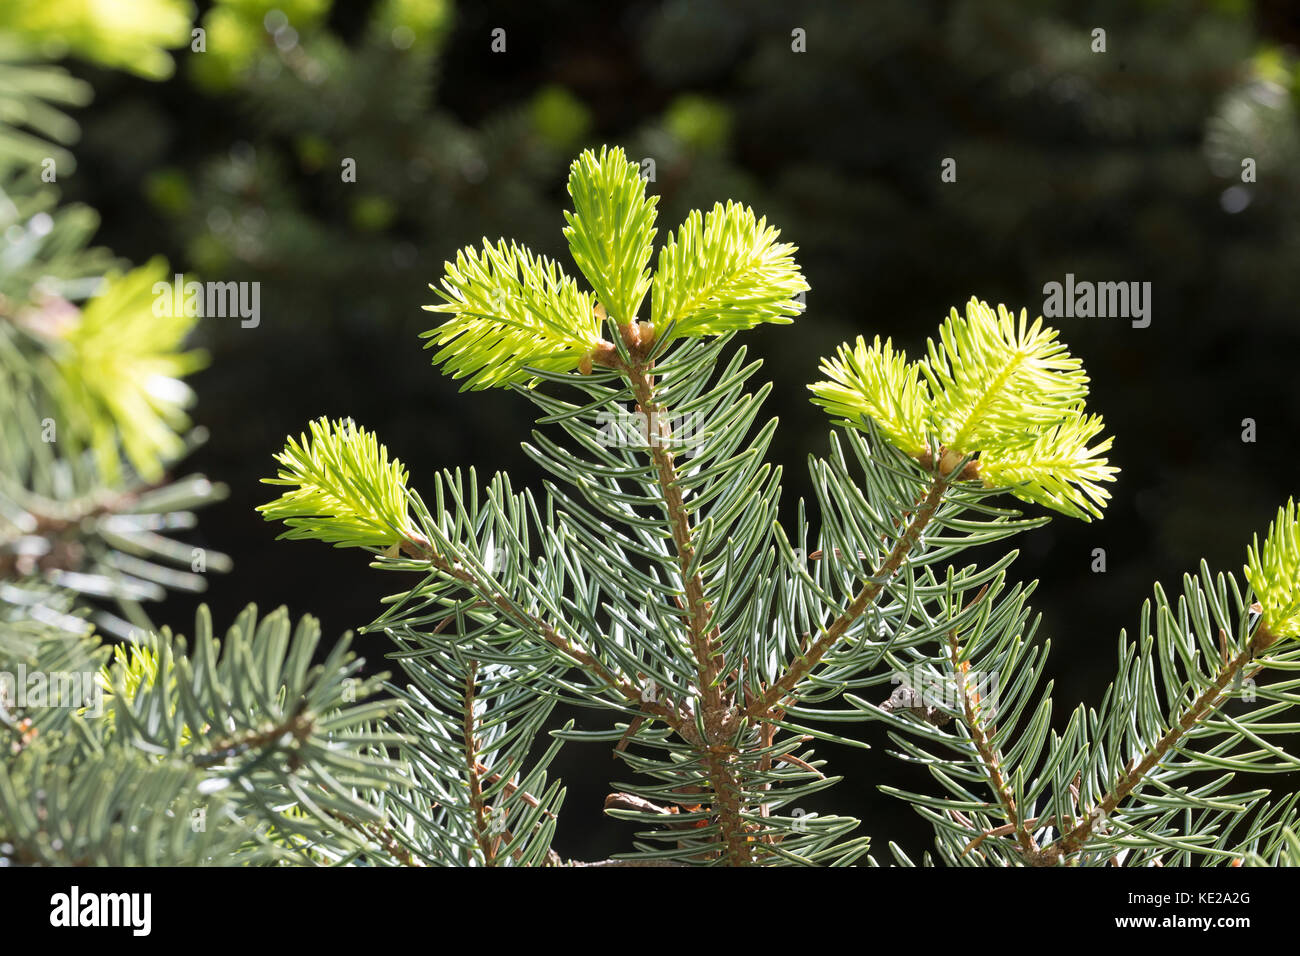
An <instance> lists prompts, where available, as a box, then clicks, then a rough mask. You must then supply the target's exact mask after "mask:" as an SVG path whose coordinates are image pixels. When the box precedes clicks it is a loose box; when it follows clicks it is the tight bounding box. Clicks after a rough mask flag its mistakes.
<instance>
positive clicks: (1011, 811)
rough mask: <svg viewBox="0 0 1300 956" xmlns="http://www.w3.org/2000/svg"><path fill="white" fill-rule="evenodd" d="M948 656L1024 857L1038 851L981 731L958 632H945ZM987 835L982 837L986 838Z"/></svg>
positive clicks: (969, 728)
mask: <svg viewBox="0 0 1300 956" xmlns="http://www.w3.org/2000/svg"><path fill="white" fill-rule="evenodd" d="M987 589H988V585H985V586H984V588H982V589H981V590H980V593H979V594H978V595H977V596H976V597H975V599H974V601H972V602H971V603H977V602H978V601H979V600H980V599H981V598H982V597H983V595H984V592H985V591H987ZM948 654H949V659H950V660H951V661H952V667H953V673H954V675H955V679H956V680H957V683H958V686H959V687H960V689H961V705H962V713H963V715H964V716H965V719H966V731H967V733H969V734H970V739H971V743H973V744H974V745H975V749H976V750H977V751H978V752H979V755H980V760H981V761H983V763H984V770H985V772H986V773H987V774H988V778H989V786H990V787H992V788H993V792H994V793H995V794H997V798H998V803H1000V804H1002V812H1003V813H1004V814H1005V815H1006V818H1007V821H1008V823H1007V825H1008V827H1010V832H1012V833H1014V834H1015V836H1016V841H1017V842H1018V843H1019V844H1020V848H1021V850H1022V851H1023V852H1024V853H1025V854H1027V855H1028V854H1033V853H1037V852H1038V846H1037V844H1035V843H1034V838H1033V836H1032V834H1030V832H1029V830H1028V828H1027V826H1026V824H1025V823H1024V822H1022V821H1021V819H1020V811H1019V810H1018V809H1017V808H1016V801H1015V797H1013V796H1012V794H1011V788H1010V787H1009V786H1008V785H1007V781H1006V778H1005V777H1003V775H1002V758H1001V755H1000V754H999V753H998V751H997V749H996V748H995V747H994V746H993V744H992V743H991V741H990V740H989V735H988V734H987V733H985V731H984V724H983V721H982V720H981V719H980V713H979V708H978V706H977V704H978V701H975V700H972V699H971V694H970V689H969V688H968V687H967V686H966V681H965V679H964V678H965V674H966V668H965V667H963V665H962V660H961V646H960V645H959V644H958V643H957V632H956V631H949V632H948ZM988 835H989V834H985V836H988Z"/></svg>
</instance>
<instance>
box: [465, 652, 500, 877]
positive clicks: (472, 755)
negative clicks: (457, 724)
mask: <svg viewBox="0 0 1300 956" xmlns="http://www.w3.org/2000/svg"><path fill="white" fill-rule="evenodd" d="M477 674H478V663H477V662H476V661H470V663H469V673H468V674H466V675H465V693H464V698H463V699H464V702H465V703H464V709H463V710H462V713H463V715H464V725H463V726H464V735H463V740H464V744H465V769H466V771H467V773H468V779H469V807H470V814H471V816H472V817H473V821H474V838H475V840H476V841H477V842H478V848H479V852H481V853H482V854H483V863H484V864H485V865H486V866H495V865H496V846H495V844H494V842H493V840H492V839H491V837H490V836H489V834H488V810H487V805H486V804H485V803H484V801H483V783H482V781H481V780H480V779H479V771H478V768H479V767H480V766H481V764H480V763H479V761H478V747H479V744H478V735H477V733H476V732H475V722H474V678H475V676H476V675H477Z"/></svg>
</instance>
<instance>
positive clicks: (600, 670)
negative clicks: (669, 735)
mask: <svg viewBox="0 0 1300 956" xmlns="http://www.w3.org/2000/svg"><path fill="white" fill-rule="evenodd" d="M398 547H399V549H400V550H401V552H402V553H403V554H405V555H408V556H409V557H412V558H415V559H416V560H418V561H427V562H428V563H429V565H430V566H431V567H434V568H436V569H437V570H439V571H441V572H442V573H443V574H445V575H447V576H448V577H451V578H454V579H456V580H457V581H460V582H461V583H462V584H464V585H465V586H466V587H467V588H468V589H469V590H471V591H473V592H474V593H475V594H477V595H479V596H480V598H481V599H482V600H483V601H485V602H487V603H488V604H489V605H490V606H491V607H493V608H495V609H496V610H497V611H499V612H501V614H502V615H504V616H505V617H506V618H507V619H509V620H511V621H514V622H515V624H517V625H519V626H520V627H523V628H525V629H526V630H529V631H531V632H533V633H535V634H538V635H539V636H541V637H542V638H543V639H544V640H545V641H546V642H547V643H548V644H550V645H551V646H552V647H554V648H556V649H557V650H559V651H561V652H562V653H563V654H564V655H565V656H567V657H568V658H569V659H570V660H572V661H574V662H575V663H577V664H578V665H580V666H581V667H584V668H586V669H587V670H589V671H590V672H591V673H593V674H595V675H596V676H597V677H599V678H600V679H601V680H603V681H605V683H607V684H608V685H609V686H610V687H611V688H613V689H614V690H616V691H618V692H619V693H620V694H621V695H622V696H623V698H624V700H626V701H627V703H628V704H629V705H630V706H631V707H632V708H633V709H635V710H638V711H641V712H643V713H645V714H646V716H648V717H656V718H658V719H660V720H662V721H664V722H665V723H667V724H668V725H669V726H670V727H672V728H673V729H674V730H677V731H680V730H681V729H682V727H683V726H685V725H686V718H685V717H684V716H683V715H681V714H679V713H678V712H677V711H676V710H674V709H672V708H669V707H665V706H664V705H662V704H660V703H659V702H658V701H653V700H649V701H647V700H642V699H641V698H642V694H641V690H640V688H638V687H637V685H636V684H634V683H633V682H632V681H630V680H628V679H627V678H626V677H623V676H621V675H618V674H615V673H613V672H612V671H611V670H610V669H609V668H607V667H606V666H605V665H604V664H602V663H601V662H600V661H599V660H598V659H597V658H596V657H595V656H594V655H593V654H591V652H589V651H588V650H587V649H586V648H585V647H582V646H581V645H579V644H575V643H573V642H572V641H569V640H566V639H565V638H564V636H563V635H561V634H560V633H559V631H557V630H556V629H555V627H554V626H553V625H551V624H549V623H548V622H546V621H544V620H542V619H541V618H538V617H534V616H533V615H530V614H525V613H523V612H521V611H519V610H518V609H517V608H515V607H514V605H512V604H511V603H510V602H509V601H508V600H506V598H505V596H504V595H503V594H501V593H499V592H498V591H496V590H494V589H493V588H491V587H489V586H488V585H487V583H486V582H483V581H481V580H479V578H478V577H477V576H476V575H475V574H474V573H473V572H472V571H470V570H468V569H467V568H464V567H462V566H460V565H457V564H455V563H454V562H452V561H450V560H448V559H447V558H446V557H444V556H443V555H440V554H438V552H437V551H436V549H435V548H434V547H433V545H432V544H431V543H430V542H429V540H428V539H427V538H426V537H424V536H423V535H422V534H420V533H419V532H414V531H413V532H409V533H408V534H407V535H406V537H404V538H403V539H402V540H401V541H400V542H399V544H398Z"/></svg>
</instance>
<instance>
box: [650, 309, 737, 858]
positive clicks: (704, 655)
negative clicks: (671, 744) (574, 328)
mask: <svg viewBox="0 0 1300 956" xmlns="http://www.w3.org/2000/svg"><path fill="white" fill-rule="evenodd" d="M634 330H635V327H634V326H626V327H625V341H626V343H627V345H628V347H629V349H634V348H636V347H637V346H641V347H642V348H644V347H646V346H647V345H648V344H649V343H645V342H643V341H641V340H639V339H638V338H636V337H635V331H634ZM648 368H649V363H646V362H643V361H635V362H634V363H633V365H632V366H631V367H630V368H628V370H627V373H626V374H627V377H628V381H629V382H630V383H631V385H632V392H633V395H635V397H636V401H637V410H638V411H639V412H641V413H642V414H643V415H645V420H646V421H647V422H653V423H655V427H656V428H657V430H658V432H659V434H658V436H657V439H656V438H655V437H652V436H650V435H647V436H646V438H647V442H648V444H649V446H650V456H651V460H652V461H653V462H654V464H655V471H656V474H657V476H658V481H659V488H660V491H661V492H662V494H663V505H664V510H665V513H666V514H667V516H668V521H669V524H670V526H671V528H672V539H673V546H674V548H675V550H676V552H677V561H678V565H679V567H680V568H681V576H682V586H683V590H684V591H685V595H686V604H687V607H686V611H687V613H688V614H689V615H690V622H691V623H690V638H691V648H692V650H693V651H694V655H695V664H696V679H697V681H698V684H699V689H700V696H701V699H702V708H703V713H702V715H701V716H702V718H703V725H704V731H705V734H706V735H707V738H706V739H705V740H695V741H692V742H693V743H695V745H696V746H698V747H700V748H701V749H703V750H704V751H705V753H704V760H705V764H706V765H707V767H708V773H709V782H710V785H711V786H712V788H713V792H714V797H715V804H716V805H715V806H714V810H715V812H716V813H717V817H718V824H719V826H720V827H721V830H722V834H721V835H722V839H723V843H724V844H725V846H726V853H727V859H728V861H729V862H730V863H731V864H732V865H733V866H748V865H749V864H750V863H752V862H753V856H752V854H751V852H750V846H749V837H748V834H747V833H746V832H745V825H744V821H743V820H742V819H741V788H740V784H739V781H738V779H737V776H736V770H735V767H734V759H735V748H734V747H733V746H732V745H731V744H729V743H728V742H727V740H728V738H729V737H730V736H731V729H732V726H733V721H734V719H735V706H734V703H733V701H734V695H733V694H726V693H724V688H723V687H722V679H721V675H722V673H723V668H724V666H725V661H724V660H723V657H722V653H721V651H720V650H719V647H718V644H719V641H720V640H721V636H722V635H721V631H720V630H719V628H718V626H717V625H716V624H715V623H714V622H713V608H712V605H711V604H710V602H709V600H708V597H707V595H706V594H705V592H704V582H703V579H702V578H701V576H700V573H699V571H698V570H695V571H694V572H692V570H691V567H692V565H693V564H694V563H695V544H694V541H693V540H692V529H691V521H690V515H689V514H688V513H687V511H686V505H685V502H684V501H683V499H682V491H681V486H680V484H679V482H678V476H677V469H676V465H675V463H674V460H673V454H672V452H671V451H670V450H669V449H668V448H667V447H665V442H664V441H663V439H665V438H667V437H668V435H667V434H666V431H667V426H666V423H665V421H664V415H663V414H662V412H663V409H662V408H661V407H660V406H659V404H658V402H657V401H656V400H655V386H654V378H653V376H652V374H650V372H649V371H648ZM692 729H693V728H692ZM683 736H684V737H686V739H687V740H692V738H693V737H695V736H697V735H696V734H694V733H692V734H691V736H687V735H686V734H683Z"/></svg>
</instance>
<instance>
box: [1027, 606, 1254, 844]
mask: <svg viewBox="0 0 1300 956" xmlns="http://www.w3.org/2000/svg"><path fill="white" fill-rule="evenodd" d="M1276 640H1277V638H1276V637H1275V636H1274V635H1273V634H1271V633H1269V632H1268V631H1267V630H1265V629H1264V627H1263V626H1262V625H1261V627H1260V628H1259V630H1258V631H1257V632H1256V633H1255V636H1254V637H1253V638H1252V639H1251V640H1249V641H1247V642H1246V646H1245V647H1244V648H1243V649H1242V650H1241V651H1240V653H1238V654H1237V655H1236V656H1235V657H1233V658H1232V659H1231V660H1229V661H1227V662H1225V663H1224V665H1223V667H1222V668H1221V669H1220V671H1219V674H1218V676H1217V677H1216V678H1215V680H1214V683H1212V684H1211V685H1210V686H1209V687H1207V688H1206V689H1205V690H1204V691H1203V692H1202V693H1201V695H1200V696H1199V697H1197V698H1196V700H1195V701H1193V702H1192V703H1191V705H1190V706H1188V708H1187V709H1186V710H1185V711H1184V712H1183V715H1182V716H1181V717H1180V718H1179V719H1178V720H1176V721H1175V722H1174V724H1173V726H1172V727H1170V728H1169V730H1168V731H1167V732H1166V733H1165V735H1164V736H1163V737H1161V738H1160V739H1159V740H1158V741H1156V743H1155V744H1154V745H1153V746H1152V748H1151V749H1150V750H1149V751H1147V753H1146V754H1145V755H1144V756H1143V757H1142V758H1141V759H1140V760H1133V761H1130V763H1129V768H1130V769H1127V770H1125V771H1124V772H1123V773H1122V774H1121V775H1120V777H1119V779H1118V780H1117V781H1116V782H1115V786H1114V788H1113V789H1112V790H1111V791H1110V792H1109V793H1108V794H1106V795H1105V796H1104V797H1102V799H1101V800H1100V801H1098V803H1097V805H1096V806H1095V807H1094V808H1093V809H1092V810H1090V811H1089V812H1088V813H1087V814H1086V815H1085V816H1084V819H1083V821H1082V822H1081V823H1079V824H1077V825H1076V826H1075V827H1074V829H1072V830H1070V831H1069V832H1068V833H1066V834H1064V835H1063V836H1061V837H1060V838H1058V839H1057V840H1055V841H1053V842H1052V843H1050V844H1048V845H1047V846H1045V847H1043V848H1042V849H1041V850H1038V851H1036V852H1033V853H1030V854H1029V855H1028V856H1027V859H1028V861H1029V863H1030V864H1031V865H1032V866H1055V865H1056V864H1058V863H1061V862H1062V861H1064V860H1066V859H1067V858H1068V857H1069V856H1070V855H1071V854H1072V853H1077V852H1078V851H1079V850H1081V849H1083V847H1084V845H1085V844H1086V843H1087V842H1088V838H1089V837H1090V836H1091V835H1092V832H1093V830H1094V829H1095V828H1096V826H1097V824H1098V823H1099V822H1100V821H1102V820H1104V819H1105V818H1106V817H1107V816H1109V815H1110V814H1111V813H1113V812H1114V811H1115V809H1116V808H1117V807H1118V806H1119V805H1120V803H1122V802H1123V801H1124V800H1125V798H1127V797H1128V796H1129V795H1130V794H1132V793H1133V792H1134V791H1135V790H1137V788H1139V787H1140V786H1141V785H1142V782H1143V779H1144V778H1145V777H1146V775H1147V774H1148V773H1149V772H1150V771H1151V769H1152V768H1153V767H1155V766H1156V765H1157V764H1158V763H1159V762H1160V761H1161V760H1163V759H1164V758H1165V755H1166V754H1168V753H1169V752H1170V751H1171V750H1173V749H1174V748H1175V747H1177V745H1178V743H1179V741H1180V740H1182V738H1183V737H1184V736H1185V735H1186V734H1187V733H1188V731H1190V730H1192V729H1193V728H1194V727H1195V726H1196V725H1197V724H1198V723H1199V722H1200V721H1201V720H1202V719H1203V718H1205V717H1206V716H1207V715H1208V714H1210V713H1211V712H1212V711H1214V710H1217V709H1218V707H1219V706H1220V704H1221V703H1222V701H1221V699H1220V698H1221V696H1222V694H1223V690H1224V688H1225V687H1227V686H1228V684H1230V683H1231V682H1232V680H1233V679H1234V678H1235V677H1236V676H1237V675H1238V674H1239V673H1240V672H1241V671H1242V670H1244V669H1245V668H1246V666H1247V665H1248V664H1249V663H1250V662H1251V661H1252V660H1253V659H1254V657H1255V655H1256V654H1258V653H1259V652H1260V651H1263V650H1265V649H1267V648H1268V647H1270V646H1271V645H1272V644H1273V643H1274V642H1275V641H1276ZM1257 672H1258V669H1257V670H1256V671H1255V672H1254V673H1257Z"/></svg>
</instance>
